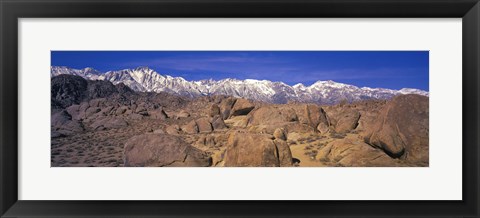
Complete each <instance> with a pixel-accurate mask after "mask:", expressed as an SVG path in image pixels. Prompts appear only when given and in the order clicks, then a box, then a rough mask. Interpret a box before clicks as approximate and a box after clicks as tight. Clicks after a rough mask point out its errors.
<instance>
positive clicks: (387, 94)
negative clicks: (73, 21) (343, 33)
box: [50, 66, 429, 104]
mask: <svg viewBox="0 0 480 218" xmlns="http://www.w3.org/2000/svg"><path fill="white" fill-rule="evenodd" d="M60 74H70V75H77V76H81V77H83V78H85V79H89V80H107V81H110V82H112V83H113V84H119V83H123V84H125V85H127V86H128V87H130V88H131V89H133V90H135V91H141V92H170V93H175V94H180V95H184V96H189V97H197V96H204V95H227V96H234V97H242V98H248V99H253V100H258V101H264V102H271V103H287V102H288V101H295V102H307V103H320V104H335V103H338V102H340V101H341V100H343V99H347V100H348V101H350V102H353V101H358V100H364V99H389V98H392V97H393V96H395V95H399V94H418V95H424V96H428V95H429V93H428V92H427V91H423V90H418V89H411V88H404V89H401V90H398V91H397V90H391V89H383V88H369V87H362V88H358V87H356V86H353V85H348V84H344V83H337V82H334V81H332V80H327V81H317V82H315V83H314V84H312V85H310V86H308V87H307V86H305V85H304V84H302V83H298V84H296V85H293V86H289V85H287V84H285V83H283V82H272V81H269V80H255V79H246V80H238V79H233V78H226V79H222V80H219V81H216V80H213V79H207V80H200V81H187V80H185V79H184V78H182V77H172V76H169V75H161V74H159V73H158V72H156V71H155V70H153V69H151V68H149V67H146V66H144V67H137V68H134V69H125V70H119V71H108V72H106V73H101V72H100V71H97V70H95V69H93V68H89V67H87V68H84V69H72V68H69V67H65V66H51V67H50V75H51V76H52V77H53V76H57V75H60Z"/></svg>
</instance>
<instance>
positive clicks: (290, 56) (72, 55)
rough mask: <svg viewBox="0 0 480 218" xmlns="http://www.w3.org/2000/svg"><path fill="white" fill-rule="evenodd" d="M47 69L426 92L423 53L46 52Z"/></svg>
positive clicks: (426, 64)
mask: <svg viewBox="0 0 480 218" xmlns="http://www.w3.org/2000/svg"><path fill="white" fill-rule="evenodd" d="M51 57H52V60H51V61H52V62H51V65H52V66H68V67H71V68H77V69H80V68H85V67H92V68H95V69H97V70H99V71H103V72H106V71H109V70H121V69H126V68H136V67H139V66H147V67H150V68H152V69H154V70H156V71H157V72H158V73H160V74H167V75H171V76H181V77H183V78H185V79H187V80H202V79H209V78H212V79H215V80H220V79H224V78H237V79H260V80H262V79H266V80H271V81H282V82H285V83H287V84H289V85H294V84H297V83H303V84H305V85H311V84H313V83H314V82H316V81H318V80H333V81H336V82H342V83H347V84H352V85H356V86H359V87H363V86H368V87H372V88H390V89H401V88H417V89H422V90H426V91H428V90H429V86H428V81H429V75H428V72H429V53H428V51H52V52H51Z"/></svg>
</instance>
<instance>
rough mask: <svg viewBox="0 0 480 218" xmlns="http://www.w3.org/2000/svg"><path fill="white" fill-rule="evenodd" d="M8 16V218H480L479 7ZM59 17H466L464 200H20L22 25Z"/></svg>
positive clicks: (212, 5)
mask: <svg viewBox="0 0 480 218" xmlns="http://www.w3.org/2000/svg"><path fill="white" fill-rule="evenodd" d="M0 15H1V18H0V19H1V27H0V28H1V44H0V46H1V47H0V51H1V59H0V66H1V73H0V82H1V83H0V105H1V107H0V110H1V111H0V124H1V125H0V143H1V144H0V155H1V157H0V158H1V159H0V181H1V186H0V201H1V202H0V214H1V217H157V216H158V217H237V216H238V217H339V216H349V217H371V216H380V217H405V216H412V217H413V216H415V217H427V216H428V217H472V218H473V217H478V216H479V208H480V206H479V175H480V173H479V158H478V157H479V156H480V155H479V149H478V148H479V144H478V137H479V136H478V135H479V134H478V133H479V128H478V125H479V122H478V120H479V99H478V94H479V82H480V81H479V73H480V69H479V63H480V55H479V53H480V44H479V40H480V4H479V3H478V0H299V1H295V0H257V1H253V0H243V1H241V0H222V1H218V0H196V1H195V0H142V1H135V0H118V1H109V0H101V1H94V0H62V1H58V0H38V1H34V0H0ZM57 17H69V18H72V17H75V18H77V17H78V18H83V17H89V18H107V17H108V18H134V17H213V18H225V17H258V18H266V17H268V18H285V17H286V18H293V17H304V18H305V17H348V18H352V17H369V18H385V17H395V18H397V17H408V18H419V17H420V18H426V17H428V18H443V17H457V18H462V21H463V22H462V34H463V35H462V37H463V38H462V40H463V42H462V43H463V45H462V49H463V51H462V52H463V53H462V55H463V62H462V65H463V66H462V67H463V72H462V82H463V87H462V91H463V96H462V99H463V105H462V107H463V109H462V110H463V124H462V125H463V145H462V146H463V168H462V170H463V172H462V174H463V200H461V201H20V200H18V193H17V190H18V152H17V144H18V138H17V137H18V73H17V72H18V65H17V63H18V19H19V18H57ZM445 43H448V42H445ZM339 191H341V190H339ZM438 191H442V190H438Z"/></svg>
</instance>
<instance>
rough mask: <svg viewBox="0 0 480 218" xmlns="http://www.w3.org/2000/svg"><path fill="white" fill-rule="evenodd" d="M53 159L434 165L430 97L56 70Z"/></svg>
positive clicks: (59, 162) (67, 162) (98, 163)
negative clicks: (139, 82) (288, 92)
mask: <svg viewBox="0 0 480 218" xmlns="http://www.w3.org/2000/svg"><path fill="white" fill-rule="evenodd" d="M51 97H52V99H51V105H52V111H51V116H52V118H51V134H52V135H51V165H52V167H123V166H131V167H135V166H140V167H142V166H152V167H160V166H170V167H175V166H186V167H262V166H268V167H270V166H272V167H273V166H280V167H296V166H300V167H337V166H338V167H340V166H343V167H376V166H385V167H392V166H405V167H407V166H428V164H429V156H428V154H429V140H428V135H429V122H428V117H429V116H428V115H429V108H428V97H426V96H421V95H415V94H409V95H398V96H396V97H394V98H392V99H390V100H365V101H359V102H354V103H347V102H343V103H340V104H337V105H326V106H322V105H316V104H306V103H293V102H292V103H288V104H268V103H262V102H255V101H251V100H247V99H243V98H234V97H229V96H204V97H196V98H187V97H180V96H176V95H173V94H168V93H145V92H134V91H132V90H131V89H130V88H128V87H127V86H125V85H123V84H118V85H113V84H112V83H110V82H107V81H91V80H85V79H83V78H81V77H78V76H72V75H59V76H55V77H53V78H52V90H51Z"/></svg>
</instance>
